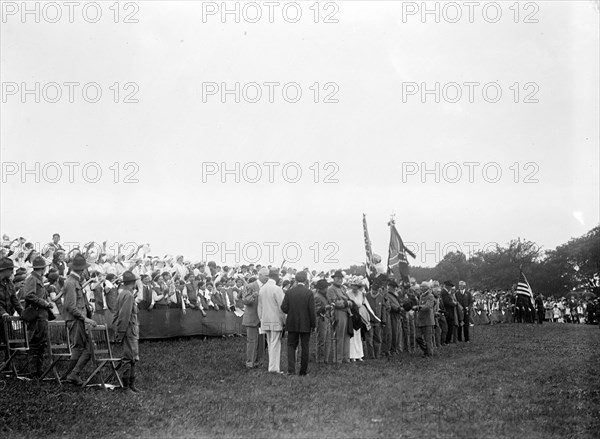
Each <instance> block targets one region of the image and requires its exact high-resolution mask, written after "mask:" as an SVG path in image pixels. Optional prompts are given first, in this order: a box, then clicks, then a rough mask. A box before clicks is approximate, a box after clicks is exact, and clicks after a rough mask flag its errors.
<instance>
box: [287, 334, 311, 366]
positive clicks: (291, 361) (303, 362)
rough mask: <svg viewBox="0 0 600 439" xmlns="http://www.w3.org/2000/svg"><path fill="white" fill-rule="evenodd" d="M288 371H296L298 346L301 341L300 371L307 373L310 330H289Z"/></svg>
mask: <svg viewBox="0 0 600 439" xmlns="http://www.w3.org/2000/svg"><path fill="white" fill-rule="evenodd" d="M287 337H288V342H287V347H288V373H294V374H295V373H296V348H297V347H298V341H300V373H299V375H306V371H307V370H308V346H309V344H310V332H288V336H287Z"/></svg>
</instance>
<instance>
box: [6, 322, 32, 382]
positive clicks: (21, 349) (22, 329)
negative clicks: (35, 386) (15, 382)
mask: <svg viewBox="0 0 600 439" xmlns="http://www.w3.org/2000/svg"><path fill="white" fill-rule="evenodd" d="M2 324H3V325H4V337H5V344H6V347H7V348H8V360H6V362H5V363H4V364H2V366H0V371H2V370H5V369H7V368H10V370H11V373H13V374H14V375H15V377H16V378H18V379H20V380H28V379H29V378H27V377H25V376H24V375H19V371H18V370H17V366H16V364H15V359H16V357H17V356H18V355H25V356H26V357H28V355H29V337H28V335H27V325H26V324H25V322H24V321H23V320H21V317H4V318H3V319H2Z"/></svg>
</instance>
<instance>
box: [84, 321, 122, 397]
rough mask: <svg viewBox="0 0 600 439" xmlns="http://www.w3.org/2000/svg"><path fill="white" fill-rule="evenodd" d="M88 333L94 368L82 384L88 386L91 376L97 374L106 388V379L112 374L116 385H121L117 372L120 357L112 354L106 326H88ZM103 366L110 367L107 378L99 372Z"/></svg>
mask: <svg viewBox="0 0 600 439" xmlns="http://www.w3.org/2000/svg"><path fill="white" fill-rule="evenodd" d="M88 334H89V337H90V343H91V351H92V360H93V362H94V365H95V367H96V368H95V369H94V371H93V372H92V373H91V375H90V376H89V377H88V379H87V380H85V382H84V383H83V386H84V387H85V386H88V385H89V383H90V381H91V380H92V378H94V377H95V376H96V375H98V377H99V379H100V382H101V386H102V387H103V388H104V389H105V390H106V389H107V387H106V381H108V380H109V379H110V378H111V376H113V375H114V376H115V378H116V379H117V383H118V385H119V386H120V387H123V381H121V377H120V376H119V374H118V372H117V371H118V370H119V367H120V366H121V359H120V358H116V357H114V356H113V354H112V349H111V347H110V340H109V338H108V328H107V327H106V325H97V326H96V327H95V328H93V327H89V328H88ZM105 367H108V368H109V369H110V373H109V375H108V377H107V379H104V377H103V376H102V373H100V371H101V370H102V369H103V368H105Z"/></svg>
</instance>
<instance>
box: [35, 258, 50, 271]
mask: <svg viewBox="0 0 600 439" xmlns="http://www.w3.org/2000/svg"><path fill="white" fill-rule="evenodd" d="M32 265H33V269H34V270H39V269H42V268H46V266H47V265H48V264H47V263H46V260H45V259H44V258H42V257H41V256H37V257H36V258H35V259H34V260H33V264H32Z"/></svg>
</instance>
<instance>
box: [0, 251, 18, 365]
mask: <svg viewBox="0 0 600 439" xmlns="http://www.w3.org/2000/svg"><path fill="white" fill-rule="evenodd" d="M14 268H15V264H14V263H13V261H12V259H10V258H2V259H0V317H1V318H5V317H9V316H12V315H13V314H14V313H15V311H16V312H17V313H18V314H19V315H21V313H22V312H23V307H22V306H21V303H20V302H19V298H18V297H17V294H16V291H15V286H14V284H13V282H12V276H13V270H14ZM0 339H1V340H4V324H2V322H0ZM5 358H8V350H7V351H5Z"/></svg>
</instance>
